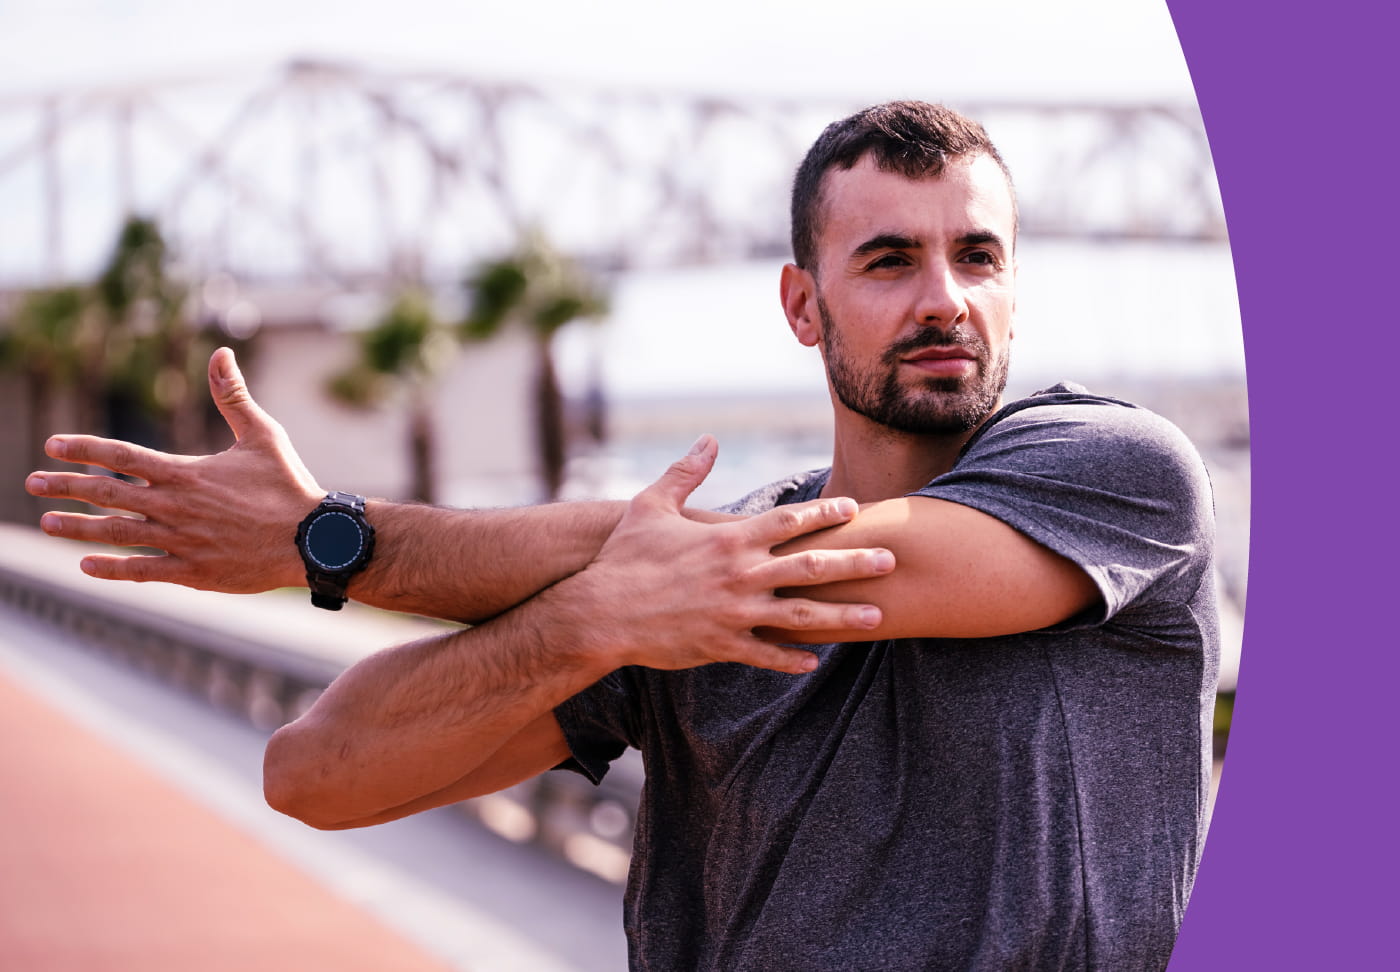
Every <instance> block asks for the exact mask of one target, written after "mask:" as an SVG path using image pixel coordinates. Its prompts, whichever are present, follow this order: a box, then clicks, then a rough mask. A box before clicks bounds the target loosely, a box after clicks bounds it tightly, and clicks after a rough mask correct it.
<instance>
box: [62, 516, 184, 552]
mask: <svg viewBox="0 0 1400 972" xmlns="http://www.w3.org/2000/svg"><path fill="white" fill-rule="evenodd" d="M39 528H40V529H41V530H43V531H44V532H45V533H47V534H48V535H49V536H51V537H63V538H65V539H68V540H82V541H84V542H86V543H102V544H106V545H107V546H110V547H155V548H158V549H161V550H164V549H166V544H167V543H168V542H169V540H170V530H169V529H168V528H166V527H163V526H161V525H159V524H157V523H152V522H151V521H150V520H143V519H139V518H137V517H132V516H89V515H88V514H86V513H45V514H44V515H43V516H42V517H40V518H39Z"/></svg>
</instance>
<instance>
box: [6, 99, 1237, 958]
mask: <svg viewBox="0 0 1400 972" xmlns="http://www.w3.org/2000/svg"><path fill="white" fill-rule="evenodd" d="M1016 229H1017V217H1016V208H1015V202H1014V196H1013V191H1012V188H1011V183H1010V179H1009V176H1008V174H1007V172H1006V170H1005V167H1004V165H1003V164H1002V162H1001V159H1000V157H999V155H998V154H997V152H996V150H995V148H994V147H993V146H992V144H991V143H990V141H988V140H987V138H986V135H985V133H984V132H983V131H982V129H981V128H980V126H978V125H976V124H975V123H973V122H970V121H969V120H967V119H965V118H962V117H961V116H959V115H957V114H955V113H953V112H950V111H948V110H946V109H943V108H941V107H938V106H932V105H926V104H922V103H895V104H890V105H883V106H877V107H875V108H872V109H868V110H866V111H864V112H861V113H858V114H857V115H854V116H852V117H851V118H848V119H845V120H843V121H841V122H838V123H836V124H834V125H832V126H831V127H829V128H828V129H827V131H826V132H825V133H824V134H823V135H822V136H821V138H820V139H818V141H817V143H816V144H815V145H814V146H813V148H812V149H811V151H810V152H809V153H808V156H807V158H806V160H805V161H804V162H803V165H802V167H801V169H800V170H799V172H798V175H797V178H796V181H795V184H794V192H793V237H794V254H795V262H794V263H793V264H791V265H789V266H787V267H785V268H784V269H783V273H782V280H781V296H782V303H783V308H784V311H785V314H786V316H787V319H788V322H789V325H790V326H791V328H792V330H793V332H794V334H795V335H796V337H797V338H798V340H799V341H801V342H803V343H804V344H807V345H810V346H814V347H817V348H818V349H820V352H821V354H822V355H823V358H824V360H825V363H826V367H827V373H828V379H829V384H830V388H831V395H832V406H833V410H834V419H835V450H834V454H833V457H832V465H831V467H830V469H829V470H822V471H819V472H816V473H807V474H803V475H801V476H797V477H795V478H794V479H792V480H789V481H785V482H780V483H776V484H773V485H770V486H768V487H765V488H763V489H760V490H758V491H757V492H755V493H753V494H751V495H750V496H749V497H747V498H745V499H744V500H742V501H740V502H739V503H738V504H736V505H735V506H734V507H733V509H732V510H730V511H728V514H727V515H726V514H703V513H699V512H695V511H686V510H684V509H683V506H682V504H683V503H684V500H685V498H686V497H687V496H688V495H689V493H690V491H691V490H693V489H694V487H695V486H696V485H697V484H698V483H699V482H701V481H702V480H703V478H704V476H705V474H706V473H707V472H708V470H709V468H710V466H711V464H712V463H713V462H714V458H715V449H716V444H715V442H714V441H713V439H711V438H709V437H708V436H704V437H702V438H701V439H700V441H699V442H697V443H696V446H695V448H694V450H692V452H691V454H690V455H689V456H687V457H686V458H684V459H682V460H681V461H680V462H678V463H676V464H675V465H673V466H672V468H671V469H670V470H668V472H667V473H666V474H665V475H664V476H663V477H662V478H661V479H660V480H659V481H658V482H657V483H656V484H654V485H653V486H651V487H649V488H648V489H646V490H644V491H643V492H642V493H641V494H639V495H638V496H637V497H636V498H635V499H634V500H633V501H632V502H631V503H630V504H627V505H625V506H622V505H619V504H606V503H597V504H590V503H581V504H559V505H555V506H549V507H540V508H532V509H523V510H512V511H494V512H478V511H442V510H431V509H427V508H415V507H402V506H396V505H393V504H387V503H371V504H370V505H369V508H368V518H369V520H370V521H371V522H372V523H373V525H374V528H375V530H376V535H377V541H376V546H375V550H374V554H373V556H372V558H371V559H370V562H369V564H368V566H367V567H366V568H365V570H364V571H363V573H361V574H357V575H356V576H355V579H354V580H352V581H351V583H350V588H349V593H350V594H351V595H352V596H354V597H356V598H358V599H361V600H365V601H368V602H370V603H375V604H379V605H381V606H388V607H396V608H400V609H404V610H412V611H416V612H419V613H428V614H437V615H441V616H449V617H457V618H465V619H472V620H482V619H485V620H484V621H483V623H480V624H477V625H476V626H474V627H472V628H470V629H468V630H465V631H462V632H458V633H452V634H448V635H444V636H442V637H440V638H436V639H432V640H429V641H425V642H420V643H417V644H413V645H407V646H403V647H401V648H397V649H394V650H391V651H388V652H385V653H382V654H379V655H376V656H373V657H371V658H369V659H367V660H366V661H364V662H362V663H361V664H359V665H356V666H355V667H353V668H352V669H350V670H349V671H348V672H346V673H345V675H344V676H342V677H341V678H340V679H338V680H337V681H336V682H335V683H334V684H333V685H332V686H331V687H330V688H329V689H328V690H327V692H326V693H325V694H324V695H323V696H322V698H321V700H320V701H318V702H317V704H316V705H315V706H314V707H313V708H312V710H311V711H310V712H308V713H307V714H306V715H305V716H303V717H302V718H301V719H299V720H297V721H296V722H294V723H292V724H290V725H288V726H286V727H284V728H283V729H281V730H279V731H278V732H277V733H276V734H275V735H274V737H273V738H272V740H271V741H270V743H269V746H268V751H267V761H266V790H267V796H268V799H269V802H270V803H272V805H273V806H275V807H277V808H278V809H281V810H284V811H285V812H289V813H292V814H294V815H296V816H298V817H300V818H301V819H303V820H306V821H307V822H308V823H311V824H313V825H316V826H321V827H351V826H363V825H367V824H373V823H377V822H380V821H384V820H390V819H394V818H396V817H400V816H403V815H405V814H409V813H413V812H416V811H418V810H422V809H425V808H428V807H433V806H438V805H441V804H444V803H448V802H452V801H455V800H459V799H463V798H465V797H469V796H472V795H475V794H480V793H485V792H490V791H492V790H495V789H498V788H501V787H504V786H507V785H510V784H512V783H515V782H517V781H519V780H522V779H525V778H528V777H529V776H532V775H534V774H537V773H539V772H543V771H545V770H548V769H550V768H553V767H561V766H562V767H566V768H570V769H573V770H575V771H579V772H583V773H585V774H587V775H588V776H589V777H591V778H593V779H595V780H596V779H598V778H599V777H601V776H602V774H603V773H605V772H606V770H607V765H608V762H609V761H610V760H611V759H613V758H615V757H616V756H618V755H619V754H620V753H621V752H622V751H623V750H624V749H625V748H626V747H627V746H629V745H631V746H636V747H638V748H640V749H641V750H642V752H643V754H644V756H645V760H646V766H647V776H646V783H645V790H644V793H643V796H642V808H641V815H640V819H639V821H638V831H637V839H636V847H635V853H634V857H633V866H632V871H631V875H630V878H629V883H628V890H627V899H626V901H627V904H626V923H627V932H628V938H629V945H630V950H631V957H632V963H633V965H634V967H637V968H655V969H679V968H696V969H713V970H734V969H779V968H781V969H787V968H793V969H903V968H918V969H925V968H931V969H986V970H1005V969H1037V970H1039V969H1103V970H1114V972H1123V970H1134V969H1160V968H1162V967H1163V966H1164V965H1165V964H1166V960H1167V957H1168V955H1169V953H1170V950H1171V946H1172V943H1173V941H1174V938H1175V934H1176V930H1177V927H1178V924H1179V922H1180V919H1181V915H1182V911H1183V909H1184V907H1185V903H1186V898H1187V895H1188V893H1189V890H1190V886H1191V882H1192V879H1193V876H1194V872H1195V867H1196V862H1197V860H1198V858H1199V853H1200V842H1201V839H1202V836H1203V812H1204V807H1205V799H1206V790H1207V780H1208V769H1209V766H1208V740H1209V734H1208V731H1207V726H1208V720H1209V716H1210V709H1211V702H1212V697H1213V688H1214V680H1215V674H1216V659H1217V653H1218V649H1217V638H1216V631H1215V606H1214V601H1213V588H1212V582H1213V572H1212V546H1213V517H1212V512H1211V501H1210V495H1209V486H1208V483H1207V480H1206V475H1205V471H1204V469H1203V467H1202V464H1201V462H1200V459H1199V457H1198V456H1197V455H1196V454H1195V452H1194V450H1193V449H1192V448H1191V447H1190V445H1189V444H1188V443H1187V442H1186V441H1185V439H1184V437H1182V436H1181V434H1180V433H1179V432H1178V431H1177V430H1176V429H1175V428H1173V427H1172V426H1170V425H1169V424H1168V423H1166V422H1165V421H1164V420H1162V419H1160V418H1158V417H1157V416H1154V415H1152V414H1151V413H1149V412H1146V411H1144V410H1142V409H1137V408H1134V407H1132V406H1129V405H1126V404H1124V403H1119V402H1115V401H1112V400H1109V399H1104V398H1099V397H1095V396H1092V395H1090V394H1088V393H1087V392H1085V391H1084V390H1083V389H1080V388H1078V387H1076V386H1067V385H1066V386H1057V387H1056V388H1055V389H1051V390H1049V391H1048V392H1044V393H1040V394H1038V395H1036V396H1032V397H1031V398H1029V399H1025V400H1022V401H1019V402H1014V403H1011V404H1009V405H1006V406H1005V407H1002V404H1001V394H1002V389H1003V386H1004V384H1005V380H1006V373H1007V363H1008V353H1009V345H1010V341H1011V337H1012V325H1013V313H1014V309H1015V274H1016V263H1015V239H1016ZM1066 339H1067V340H1072V339H1073V337H1072V336H1069V335H1067V336H1066ZM211 387H212V388H213V391H214V395H215V398H216V401H218V402H219V404H220V408H221V409H222V410H223V412H224V414H225V415H226V416H227V417H228V419H229V422H230V425H231V426H232V427H233V429H234V431H235V433H236V434H237V435H238V443H237V444H236V445H235V446H234V447H233V448H232V449H231V450H229V451H228V452H226V453H223V454H221V455H219V456H214V457H203V458H198V459H194V458H188V457H171V456H164V455H161V454H158V453H152V452H149V451H147V450H143V449H139V448H136V447H132V446H129V445H126V444H122V443H112V442H107V441H104V440H97V439H91V438H87V437H81V436H64V437H58V438H56V439H55V440H54V441H53V443H52V444H51V448H50V453H51V454H53V455H56V456H58V457H60V458H66V459H70V460H74V461H82V462H91V463H96V464H98V465H101V466H104V467H106V468H110V469H117V470H119V471H122V472H126V473H130V474H132V475H134V476H137V477H140V478H141V479H144V480H146V481H147V482H148V484H149V485H147V486H137V485H129V484H123V483H119V482H116V481H114V480H111V479H107V478H103V477H89V476H81V475H73V474H53V473H50V474H36V475H41V476H42V478H43V483H42V484H39V483H37V482H35V481H34V480H33V479H32V480H31V483H30V489H31V491H33V492H36V493H39V494H41V495H48V496H70V497H76V498H79V499H85V500H90V501H94V502H97V503H99V504H100V505H104V506H109V507H116V508H120V509H128V510H133V511H136V512H139V513H142V514H144V515H145V516H146V517H147V519H146V520H145V521H134V520H130V519H119V518H108V517H96V518H90V517H81V516H77V515H71V514H67V515H59V514H47V515H46V516H45V518H44V528H45V529H46V530H48V531H49V532H52V533H58V534H62V535H64V536H72V537H77V538H80V539H87V540H102V541H107V542H115V543H118V544H143V545H148V546H154V547H158V548H160V549H163V550H166V551H168V554H169V555H168V556H167V557H164V558H119V557H113V556H94V557H89V558H87V559H86V560H85V561H84V569H85V570H87V571H88V572H89V573H92V574H95V575H96V576H100V577H109V578H116V579H132V580H151V579H156V580H171V581H175V582H177V583H184V584H189V585H191V586H202V587H214V588H218V589H223V590H235V591H239V590H258V589H263V588H265V587H270V586H277V585H287V584H295V583H300V582H301V580H302V575H303V571H304V568H303V565H302V563H301V562H300V559H299V558H298V556H297V554H296V551H295V550H294V549H293V547H292V544H291V542H290V539H289V537H290V533H291V531H292V529H293V528H294V526H295V524H296V523H297V522H298V521H299V520H301V518H302V517H304V516H305V515H306V513H307V511H308V510H310V509H312V508H313V507H315V506H316V504H317V503H318V502H319V501H320V500H321V499H322V497H323V496H324V491H323V490H322V489H321V488H320V487H319V486H318V485H317V484H316V483H315V480H314V479H313V478H312V477H311V476H310V474H309V473H308V472H307V471H306V470H305V468H304V467H302V466H301V464H300V462H299V460H297V458H296V455H295V453H294V451H293V450H292V449H291V446H290V444H289V443H288V442H287V441H286V438H285V435H283V434H282V433H281V431H280V429H279V428H278V427H277V426H276V424H275V423H273V422H272V421H271V419H269V418H268V417H267V416H266V415H265V414H263V413H262V412H261V411H260V410H259V409H258V408H257V406H256V405H255V404H253V402H252V400H251V399H250V398H249V397H248V395H247V391H246V388H245V387H244V385H243V383H242V380H241V378H240V377H239V376H238V374H237V372H236V370H235V369H234V367H233V362H232V359H231V356H230V355H228V354H227V353H226V352H221V353H220V354H219V355H216V357H215V358H214V360H213V362H212V363H211ZM852 500H854V501H855V502H852ZM856 503H859V504H860V508H859V512H858V513H856V512H855V508H856ZM235 525H236V526H237V529H238V530H241V531H246V533H247V539H238V538H237V534H236V531H235ZM799 645H805V646H806V647H799ZM711 662H724V663H725V664H709V663H711ZM735 663H738V664H735Z"/></svg>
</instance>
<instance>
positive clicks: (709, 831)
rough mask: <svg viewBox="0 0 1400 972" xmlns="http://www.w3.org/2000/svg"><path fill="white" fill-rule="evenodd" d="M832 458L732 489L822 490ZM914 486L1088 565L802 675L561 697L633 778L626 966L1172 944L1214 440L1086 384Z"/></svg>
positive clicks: (776, 493)
mask: <svg viewBox="0 0 1400 972" xmlns="http://www.w3.org/2000/svg"><path fill="white" fill-rule="evenodd" d="M825 479H826V471H825V470H823V471H819V472H816V473H807V474H804V475H801V476H798V477H796V478H794V479H792V480H789V481H786V482H780V483H776V484H773V485H771V486H768V487H766V488H764V489H762V490H759V491H758V492H756V493H754V494H752V495H750V496H749V497H747V498H745V499H744V500H742V501H740V503H738V504H737V505H736V506H735V507H734V509H736V510H737V511H739V512H744V513H758V512H761V511H763V510H765V509H769V508H771V507H773V506H774V505H777V504H782V503H790V502H799V501H801V500H805V499H810V498H814V497H815V496H817V495H818V493H819V492H820V489H821V487H822V485H823V484H824V482H825ZM916 495H925V496H932V497H938V498H941V499H945V500H952V501H954V502H957V503H961V504H964V505H966V506H970V507H974V508H976V509H979V510H982V511H984V512H986V513H989V514H991V515H992V516H995V517H997V518H998V519H1000V520H1003V521H1005V522H1006V523H1008V524H1010V525H1011V526H1013V527H1015V528H1016V529H1018V530H1020V531H1022V532H1023V533H1025V534H1027V535H1028V536H1030V537H1032V538H1033V539H1035V540H1036V541H1038V542H1040V543H1042V544H1044V545H1045V546H1047V547H1049V548H1051V549H1052V550H1054V551H1056V552H1058V553H1060V554H1062V555H1064V556H1065V557H1068V558H1069V559H1070V560H1073V561H1074V562H1075V563H1077V564H1079V565H1081V566H1082V567H1083V568H1084V569H1085V570H1086V571H1087V572H1088V573H1089V574H1090V576H1092V577H1093V579H1094V581H1095V583H1096V584H1097V585H1098V587H1099V590H1100V591H1101V593H1102V601H1103V603H1102V605H1101V606H1099V607H1096V608H1094V609H1092V610H1091V611H1088V612H1086V613H1085V614H1084V615H1082V616H1078V617H1075V618H1072V619H1070V620H1069V621H1067V622H1065V623H1063V624H1059V625H1056V626H1054V627H1053V628H1047V629H1044V630H1040V631H1034V632H1030V633H1026V634H1020V635H1013V636H1009V637H1000V638H984V639H911V640H899V641H879V642H867V643H852V644H835V645H824V646H820V647H818V648H817V649H816V650H817V652H818V654H819V655H820V657H821V665H820V667H819V668H818V669H817V670H816V671H815V672H813V673H811V674H809V675H802V676H792V675H784V674H779V673H775V672H769V671H764V670H760V669H755V668H750V667H747V666H743V665H736V664H720V665H709V666H705V667H703V668H696V669H690V670H687V671H679V672H664V671H656V670H652V669H645V668H626V669H622V670H620V671H617V672H615V673H613V674H612V675H610V676H608V677H607V678H605V679H603V680H602V681H601V682H599V683H598V684H597V685H595V686H594V687H592V688H591V689H589V690H587V691H585V692H583V693H581V694H580V695H578V696H575V697H574V698H573V699H570V700H569V701H567V702H566V703H564V704H563V705H561V706H560V707H559V708H558V709H557V715H558V718H559V721H560V724H561V725H562V726H563V728H564V732H565V735H566V737H567V739H568V741H569V746H570V748H571V750H572V752H573V755H574V759H573V760H571V761H570V763H568V764H566V765H567V766H569V767H570V768H573V769H576V770H581V771H582V772H584V773H585V774H587V775H588V776H590V777H591V778H593V779H594V780H595V781H596V780H597V779H599V778H601V776H602V775H603V774H604V773H605V772H606V771H607V766H608V763H609V761H610V760H612V759H614V758H616V757H617V756H618V755H620V754H621V752H622V751H623V750H624V748H625V747H626V746H635V747H637V748H638V749H640V750H641V751H642V753H643V755H644V760H645V763H646V783H645V787H644V791H643V794H642V802H641V810H640V817H639V820H638V824H637V835H636V846H635V852H634V855H633V863H632V870H631V874H630V877H629V880H628V886H627V893H626V905H625V921H626V930H627V935H628V940H629V943H630V951H631V961H632V966H633V968H637V969H664V970H673V969H706V970H715V972H721V970H722V972H736V970H750V969H751V970H775V969H779V970H781V969H801V970H807V969H832V970H838V969H839V970H859V969H948V970H988V972H1008V970H1049V969H1097V970H1104V972H1133V970H1138V969H1161V968H1163V967H1164V966H1165V965H1166V962H1167V958H1168V956H1169V954H1170V952H1171V947H1172V944H1173V942H1174V941H1175V937H1176V932H1177V928H1178V925H1179V923H1180V921H1181V917H1182V911H1183V909H1184V908H1185V905H1186V898H1187V895H1188V893H1189V891H1190V888H1191V883H1192V880H1193V878H1194V876H1195V871H1196V864H1197V861H1198V859H1199V855H1200V850H1201V840H1202V837H1203V820H1204V809H1205V802H1206V793H1207V782H1208V774H1209V768H1210V767H1209V757H1210V754H1209V741H1210V733H1209V725H1210V717H1211V707H1212V703H1213V693H1214V687H1215V679H1216V669H1217V659H1218V638H1217V630H1216V607H1215V600H1214V583H1213V570H1212V550H1213V544H1214V515H1213V512H1212V502H1211V497H1210V487H1209V484H1208V482H1207V478H1206V473H1205V469H1204V467H1203V465H1202V463H1201V460H1200V458H1199V456H1198V455H1197V454H1196V451H1195V450H1194V449H1193V448H1192V446H1191V445H1190V443H1189V442H1187V440H1186V438H1185V437H1184V436H1183V435H1182V434H1181V433H1180V432H1179V431H1178V430H1177V429H1176V428H1175V427H1174V426H1172V425H1171V424H1170V423H1168V422H1167V421H1165V420H1164V419H1162V418H1160V417H1158V416H1156V415H1154V414H1152V413H1151V412H1148V411H1146V410H1144V409H1139V408H1135V407H1132V406H1129V405H1126V404H1124V403H1121V402H1116V401H1113V400H1110V399H1105V398H1100V397H1096V396H1092V395H1089V394H1088V393H1087V392H1085V391H1084V390H1083V389H1082V388H1079V387H1078V386H1074V385H1057V386H1055V388H1053V389H1050V390H1048V391H1046V392H1041V393H1038V394H1037V395H1035V396H1032V397H1031V398H1028V399H1024V400H1022V401H1019V402H1016V403H1014V404H1011V405H1008V406H1007V407H1005V408H1004V409H1002V410H1001V411H1000V412H999V413H998V414H997V415H996V416H994V417H993V419H992V420H990V421H989V422H988V423H987V424H986V425H984V426H983V428H982V429H981V430H980V431H979V433H978V434H977V435H976V437H975V438H974V439H973V440H972V441H971V442H970V443H969V444H968V446H967V447H966V448H965V450H964V451H963V454H962V456H961V457H960V458H959V460H958V462H957V464H956V466H955V467H954V468H953V469H952V470H951V471H950V472H948V473H947V474H945V475H942V476H939V477H938V478H937V479H935V480H934V481H933V482H931V483H929V484H928V485H927V486H926V487H925V488H923V489H921V490H919V491H918V493H917V494H916Z"/></svg>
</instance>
